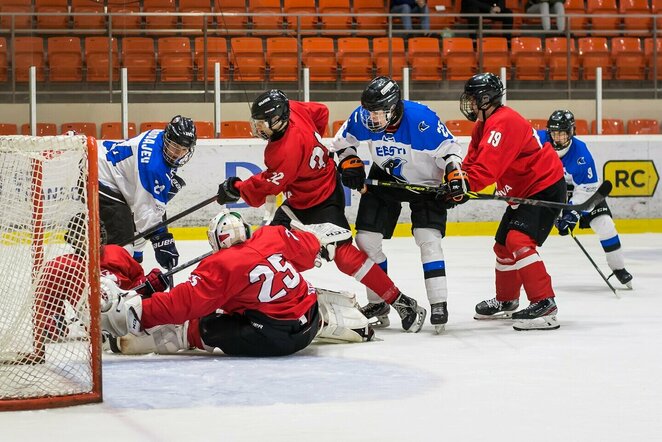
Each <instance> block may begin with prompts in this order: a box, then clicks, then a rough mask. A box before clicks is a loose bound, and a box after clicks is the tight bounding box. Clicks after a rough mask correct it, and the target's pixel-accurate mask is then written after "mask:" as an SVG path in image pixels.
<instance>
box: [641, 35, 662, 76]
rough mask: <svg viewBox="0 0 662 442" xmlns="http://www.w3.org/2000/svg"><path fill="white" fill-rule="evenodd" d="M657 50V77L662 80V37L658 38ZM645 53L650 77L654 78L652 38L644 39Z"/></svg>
mask: <svg viewBox="0 0 662 442" xmlns="http://www.w3.org/2000/svg"><path fill="white" fill-rule="evenodd" d="M655 52H656V53H657V79H658V80H662V38H658V39H657V45H656V48H655ZM644 54H645V56H646V66H647V67H648V79H649V80H652V79H653V75H654V74H655V72H654V67H655V66H654V65H653V63H654V59H653V39H652V38H646V39H645V40H644Z"/></svg>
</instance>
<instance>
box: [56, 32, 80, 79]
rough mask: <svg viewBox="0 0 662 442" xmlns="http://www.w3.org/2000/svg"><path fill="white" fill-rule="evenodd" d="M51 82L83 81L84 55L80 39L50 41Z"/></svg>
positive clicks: (57, 38) (69, 38)
mask: <svg viewBox="0 0 662 442" xmlns="http://www.w3.org/2000/svg"><path fill="white" fill-rule="evenodd" d="M48 65H49V69H50V73H49V76H48V78H49V79H50V81H82V80H83V54H82V52H81V49H80V38H78V37H50V38H49V39H48Z"/></svg>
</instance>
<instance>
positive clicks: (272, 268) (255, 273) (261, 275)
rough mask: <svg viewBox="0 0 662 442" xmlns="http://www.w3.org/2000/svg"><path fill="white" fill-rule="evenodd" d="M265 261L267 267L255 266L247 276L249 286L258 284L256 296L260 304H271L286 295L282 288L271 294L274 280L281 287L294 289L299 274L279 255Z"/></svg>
mask: <svg viewBox="0 0 662 442" xmlns="http://www.w3.org/2000/svg"><path fill="white" fill-rule="evenodd" d="M267 261H268V262H269V265H265V264H260V265H257V266H255V268H253V270H251V271H250V273H249V274H248V278H249V279H250V281H251V284H260V294H259V295H258V300H259V301H260V302H271V301H273V300H275V299H278V298H282V297H283V296H285V295H286V294H287V290H286V289H284V288H283V289H280V290H278V291H277V292H276V293H272V292H273V285H274V280H280V281H281V282H282V285H284V286H285V287H286V288H288V289H293V288H295V287H296V286H298V285H299V283H300V282H301V275H300V274H299V272H297V271H296V270H295V269H294V267H292V264H290V263H289V262H288V261H286V260H285V259H284V258H283V255H281V254H280V253H275V254H273V255H271V256H270V257H268V258H267ZM279 285H280V284H279Z"/></svg>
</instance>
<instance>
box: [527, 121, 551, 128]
mask: <svg viewBox="0 0 662 442" xmlns="http://www.w3.org/2000/svg"><path fill="white" fill-rule="evenodd" d="M527 121H528V122H529V123H530V124H531V126H532V127H533V128H534V129H535V130H541V129H547V120H543V119H542V118H529V119H528V120H527Z"/></svg>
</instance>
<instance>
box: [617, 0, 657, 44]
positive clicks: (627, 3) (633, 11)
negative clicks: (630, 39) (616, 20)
mask: <svg viewBox="0 0 662 442" xmlns="http://www.w3.org/2000/svg"><path fill="white" fill-rule="evenodd" d="M619 12H620V13H621V14H625V17H624V18H623V28H624V29H625V30H626V31H630V32H629V33H628V34H626V35H628V36H629V35H634V34H636V35H646V34H648V32H649V31H650V29H651V27H652V26H653V17H652V16H650V13H651V8H650V6H649V5H648V0H620V9H619ZM641 14H643V15H648V17H641V16H640V17H636V15H641Z"/></svg>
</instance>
